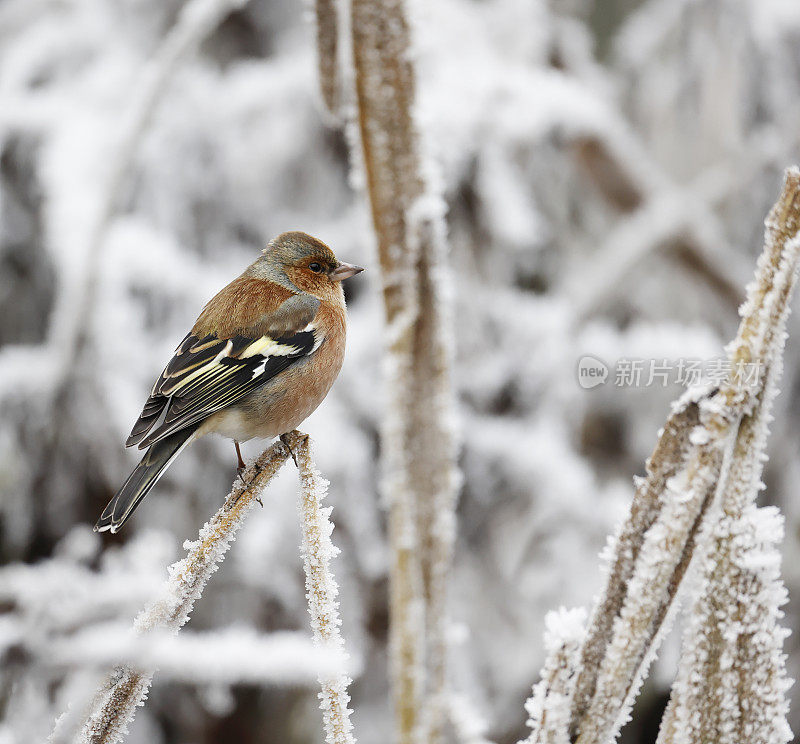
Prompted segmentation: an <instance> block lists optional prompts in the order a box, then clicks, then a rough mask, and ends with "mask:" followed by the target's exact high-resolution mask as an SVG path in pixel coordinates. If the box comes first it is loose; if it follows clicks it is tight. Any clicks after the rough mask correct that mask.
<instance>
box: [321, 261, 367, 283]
mask: <svg viewBox="0 0 800 744" xmlns="http://www.w3.org/2000/svg"><path fill="white" fill-rule="evenodd" d="M362 271H364V269H362V268H361V267H360V266H354V265H353V264H349V263H344V262H343V261H340V262H339V265H338V266H337V267H336V268H335V269H334V270H333V271H331V273H330V274H328V276H329V277H330V278H331V279H332V280H333V281H335V282H340V281H342V280H343V279H349V278H350V277H351V276H355V275H356V274H360V273H361V272H362Z"/></svg>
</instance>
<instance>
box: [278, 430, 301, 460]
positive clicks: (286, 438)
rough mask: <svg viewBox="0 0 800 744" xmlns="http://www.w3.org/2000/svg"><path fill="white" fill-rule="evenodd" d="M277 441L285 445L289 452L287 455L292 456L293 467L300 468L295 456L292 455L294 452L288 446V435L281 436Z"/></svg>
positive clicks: (289, 445) (290, 446)
mask: <svg viewBox="0 0 800 744" xmlns="http://www.w3.org/2000/svg"><path fill="white" fill-rule="evenodd" d="M279 439H280V440H281V442H283V443H284V444H285V445H286V449H288V450H289V454H290V455H291V456H292V460H294V465H295V467H300V466H299V465H298V464H297V456H296V455H295V454H294V450H293V449H292V445H291V444H289V435H288V434H281V435H280V437H279Z"/></svg>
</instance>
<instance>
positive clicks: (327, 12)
mask: <svg viewBox="0 0 800 744" xmlns="http://www.w3.org/2000/svg"><path fill="white" fill-rule="evenodd" d="M336 2H337V0H316V2H315V4H314V9H315V11H316V20H317V28H316V32H317V69H318V72H319V88H320V92H321V94H322V102H323V103H324V104H325V108H326V109H327V110H328V113H330V114H332V115H333V116H338V115H339V98H340V68H339V59H338V53H339V13H338V9H337V7H336Z"/></svg>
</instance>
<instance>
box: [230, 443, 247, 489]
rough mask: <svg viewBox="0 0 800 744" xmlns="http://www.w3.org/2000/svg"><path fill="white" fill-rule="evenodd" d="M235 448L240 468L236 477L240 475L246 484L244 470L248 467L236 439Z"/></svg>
mask: <svg viewBox="0 0 800 744" xmlns="http://www.w3.org/2000/svg"><path fill="white" fill-rule="evenodd" d="M233 446H234V447H236V457H238V458H239V466H238V467H237V468H236V475H238V476H239V477H240V478H241V479H242V482H244V470H245V468H246V467H247V466H246V465H245V464H244V460H243V459H242V451H241V450H240V449H239V442H237V441H236V440H235V439H234V440H233Z"/></svg>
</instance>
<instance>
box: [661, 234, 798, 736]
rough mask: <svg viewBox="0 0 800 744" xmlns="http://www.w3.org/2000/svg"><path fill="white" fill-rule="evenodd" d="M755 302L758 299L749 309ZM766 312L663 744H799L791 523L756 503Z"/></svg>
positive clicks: (786, 267) (790, 267) (779, 312)
mask: <svg viewBox="0 0 800 744" xmlns="http://www.w3.org/2000/svg"><path fill="white" fill-rule="evenodd" d="M798 243H800V237H795V238H793V239H792V241H790V244H789V245H787V251H786V254H787V255H786V256H785V257H784V258H783V259H782V262H781V266H780V267H779V268H778V272H777V276H776V278H775V283H776V285H779V284H785V285H786V286H788V287H790V286H791V285H792V284H793V283H794V282H795V280H796V278H795V276H794V275H795V274H796V271H797V258H796V256H797V253H798V247H800V246H798ZM792 244H793V245H792ZM792 254H794V256H793V255H792ZM787 273H788V274H789V276H787ZM752 294H754V293H752V292H751V295H752ZM754 300H755V298H754V297H752V296H751V303H753V304H754ZM765 305H766V303H765ZM764 310H766V311H767V313H765V315H768V317H769V325H770V326H771V327H772V328H773V332H772V333H771V335H770V338H769V341H768V343H769V345H770V346H769V348H768V349H767V351H768V353H767V357H766V360H765V361H766V364H767V369H766V370H765V371H764V382H763V386H762V388H761V390H760V393H759V395H758V398H757V399H756V401H755V404H754V409H753V411H752V412H750V413H746V414H745V416H744V418H743V420H742V423H741V425H740V426H739V430H738V432H737V436H736V444H735V446H734V450H733V456H732V463H731V467H730V470H729V473H728V477H727V479H726V482H725V487H724V489H723V490H722V493H721V498H720V501H721V503H720V518H719V519H718V521H716V522H715V523H714V525H713V528H712V529H711V535H710V539H709V540H708V547H707V552H706V555H704V557H703V563H702V575H701V577H700V582H699V584H698V588H697V590H696V592H695V598H694V603H693V606H692V609H691V613H690V614H689V622H688V625H687V628H686V631H685V633H684V639H683V651H682V653H681V663H680V668H679V671H678V676H677V678H676V680H675V683H674V685H673V689H672V695H671V697H670V704H669V707H668V709H667V712H666V713H665V715H664V720H663V721H662V725H661V730H660V732H659V738H658V741H659V744H690V743H691V742H695V741H713V742H715V743H716V744H738V742H741V741H759V742H761V741H763V742H770V743H771V744H784V742H788V741H791V739H792V732H791V730H790V729H789V725H788V722H787V720H786V716H787V713H788V709H789V706H788V702H787V700H786V691H787V690H788V688H789V686H790V684H791V683H790V682H789V680H788V679H787V676H786V668H785V660H786V659H785V655H784V653H783V641H784V638H785V637H786V635H787V634H788V633H787V631H786V630H784V629H783V628H781V627H779V625H778V620H779V619H780V618H781V617H782V615H783V613H782V612H781V610H780V607H781V605H783V604H785V602H786V601H787V597H786V589H785V587H784V586H783V583H782V581H781V579H780V554H779V552H778V545H779V543H780V542H781V540H782V538H783V523H782V519H781V517H780V515H779V514H778V513H777V512H776V511H775V510H774V509H770V508H768V507H765V508H762V509H758V508H757V507H756V504H755V502H756V497H757V495H758V491H759V490H760V488H763V484H762V483H761V473H762V471H763V467H764V463H765V462H766V459H767V455H766V442H767V437H768V434H769V422H770V421H771V418H772V416H771V410H772V405H773V401H774V399H775V396H776V394H777V382H778V379H779V378H780V375H781V367H782V364H781V353H782V350H783V344H784V339H785V335H786V334H785V330H784V329H785V325H786V316H787V314H788V308H786V307H785V306H781V305H780V304H772V305H771V307H770V306H766V307H765V308H764ZM773 313H776V314H773ZM764 319H765V320H766V317H765V318H764Z"/></svg>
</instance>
